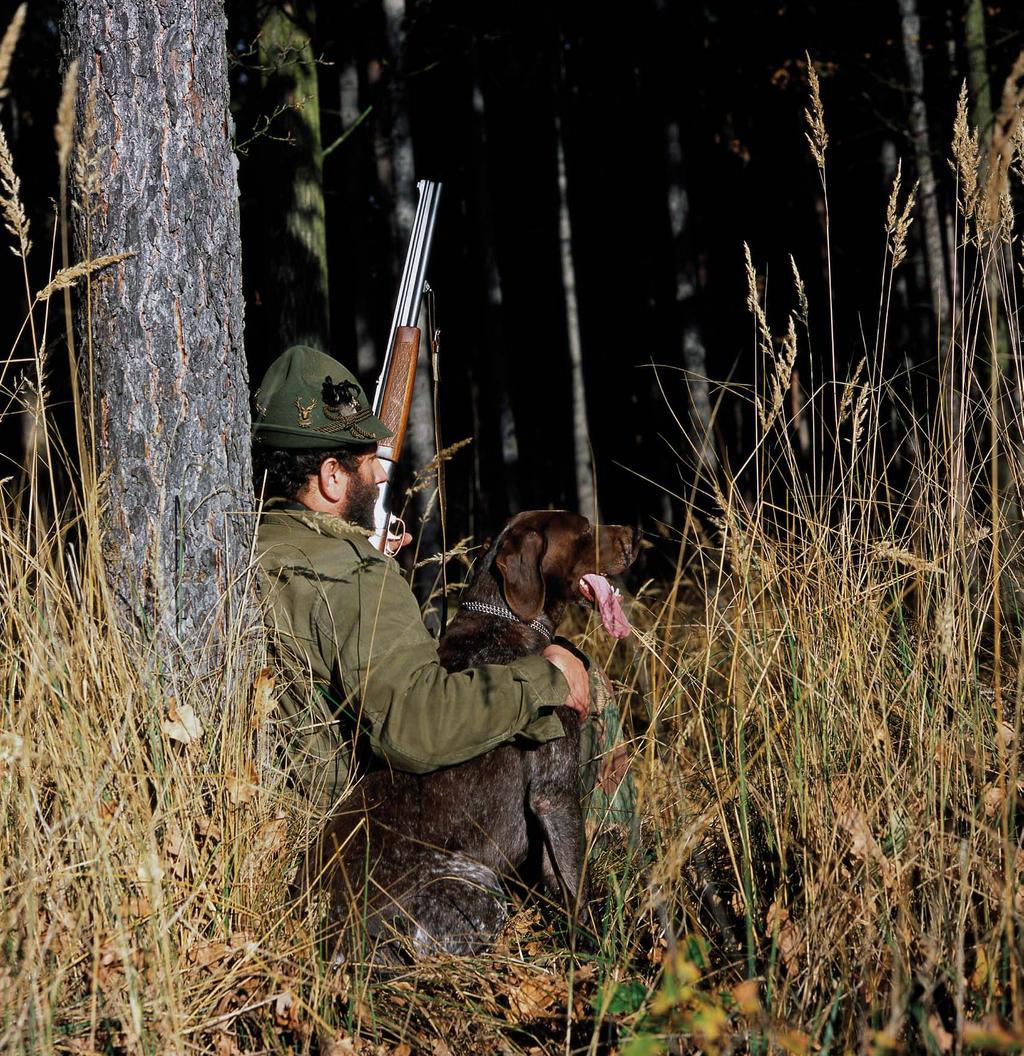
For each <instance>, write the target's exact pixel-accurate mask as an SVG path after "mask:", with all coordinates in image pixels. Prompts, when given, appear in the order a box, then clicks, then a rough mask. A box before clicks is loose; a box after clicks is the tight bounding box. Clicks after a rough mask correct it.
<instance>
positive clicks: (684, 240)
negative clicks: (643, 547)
mask: <svg viewBox="0 0 1024 1056" xmlns="http://www.w3.org/2000/svg"><path fill="white" fill-rule="evenodd" d="M665 153H666V157H667V160H668V217H669V229H670V231H671V233H672V256H673V263H674V268H675V299H674V308H675V311H674V320H675V324H676V332H677V333H678V335H679V338H680V343H681V348H682V356H683V367H684V369H685V371H686V387H687V391H688V393H689V396H690V421H691V422H692V424H693V428H694V433H695V435H694V436H693V437H692V441H691V442H692V444H693V449H694V452H695V454H696V457H697V464H698V466H699V467H700V468H701V469H702V470H711V469H714V468H715V467H716V466H717V464H718V458H717V455H716V453H715V447H714V443H713V442H712V436H711V427H712V421H711V390H710V386H709V384H708V366H707V352H706V350H705V348H704V338H703V335H702V334H701V330H700V325H699V324H698V321H697V306H696V301H697V276H696V271H695V269H694V266H693V245H692V240H691V238H690V198H689V195H688V193H687V190H686V182H685V178H684V171H683V146H682V137H681V134H680V130H679V122H678V121H675V120H669V121H667V122H666V124H665Z"/></svg>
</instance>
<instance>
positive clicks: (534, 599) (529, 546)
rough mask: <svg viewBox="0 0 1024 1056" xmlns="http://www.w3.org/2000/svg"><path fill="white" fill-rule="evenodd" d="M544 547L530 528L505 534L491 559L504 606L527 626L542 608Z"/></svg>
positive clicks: (538, 535)
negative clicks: (495, 570) (502, 589)
mask: <svg viewBox="0 0 1024 1056" xmlns="http://www.w3.org/2000/svg"><path fill="white" fill-rule="evenodd" d="M546 546H547V543H546V540H545V538H544V536H543V535H541V533H540V532H538V531H537V530H536V529H534V528H531V529H529V530H528V531H526V532H524V533H522V534H518V533H510V534H509V535H507V536H506V537H505V539H504V540H503V541H502V543H501V547H500V549H499V550H498V553H497V556H496V557H495V558H494V564H495V567H496V568H497V569H498V571H499V572H500V573H501V579H502V583H503V585H504V587H505V600H506V601H507V602H508V607H509V608H510V609H511V610H512V611H513V612H514V613H515V614H516V615H517V616H518V617H519V618H520V619H521V620H525V621H526V622H527V623H529V622H530V621H531V620H535V619H536V618H537V617H538V616H539V615H540V614H541V612H542V611H543V609H544V594H545V588H544V576H543V575H542V574H541V567H540V566H541V562H542V560H543V559H544V550H545V548H546Z"/></svg>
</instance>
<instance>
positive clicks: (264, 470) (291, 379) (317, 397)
mask: <svg viewBox="0 0 1024 1056" xmlns="http://www.w3.org/2000/svg"><path fill="white" fill-rule="evenodd" d="M390 435H391V433H390V432H389V431H388V429H387V428H386V427H385V426H384V424H383V423H382V422H381V421H380V420H379V419H378V418H377V417H376V416H375V415H374V414H373V413H372V411H371V409H370V405H369V401H368V400H367V398H366V394H365V393H364V391H363V389H362V387H361V386H360V385H359V383H358V381H357V380H356V379H355V378H354V377H353V375H352V374H351V373H350V372H349V371H348V370H347V369H346V368H345V367H344V366H343V365H342V364H341V363H339V362H338V361H337V360H336V359H332V358H331V357H330V356H327V355H325V354H324V353H322V352H319V351H317V350H315V349H312V348H308V347H306V346H302V345H299V346H296V347H294V348H290V349H288V351H287V352H285V353H284V354H283V355H282V356H280V357H279V358H278V359H277V360H275V361H274V362H273V363H272V364H271V366H270V367H269V369H268V370H267V373H266V375H265V376H264V378H263V381H262V383H261V385H260V387H259V390H258V391H257V393H256V420H255V424H254V440H253V463H254V468H255V471H256V485H257V486H256V490H257V493H259V492H260V490H261V487H262V490H263V493H264V495H265V496H273V499H272V500H271V501H268V502H267V503H266V505H265V508H264V511H263V514H262V517H261V520H260V524H259V530H258V540H257V544H258V556H259V563H260V570H261V574H262V587H263V593H264V596H265V598H266V601H267V613H268V620H269V621H270V622H271V624H272V627H271V630H272V637H273V641H274V645H275V649H276V651H277V655H278V659H279V661H280V665H281V667H282V668H283V669H284V671H285V672H286V673H287V675H288V679H289V681H288V685H287V686H286V688H285V691H284V695H283V697H282V699H281V701H280V703H279V707H278V716H279V717H280V721H281V722H282V723H283V724H284V725H285V731H284V732H285V735H286V743H287V745H288V754H289V764H290V769H291V772H292V774H293V776H294V779H295V780H296V781H297V782H298V783H299V784H300V785H301V786H302V787H303V789H304V791H305V793H306V795H307V796H308V797H309V800H310V802H311V805H312V806H314V807H315V808H317V809H320V810H324V811H326V810H328V809H329V808H330V807H331V806H332V805H333V804H334V803H335V802H336V800H337V799H338V797H339V796H340V795H341V794H342V793H343V792H344V791H345V789H346V787H347V786H348V784H349V782H350V781H351V779H352V777H353V776H355V775H356V774H357V773H358V772H359V771H360V770H361V769H364V768H368V767H373V766H382V765H385V766H393V767H395V768H396V769H399V770H408V771H412V772H413V773H425V772H427V771H429V770H434V769H436V768H438V767H441V766H450V765H452V764H454V763H460V762H463V761H465V760H466V759H471V758H473V757H474V756H477V755H481V754H483V753H484V752H487V751H489V750H490V749H491V748H493V747H495V746H496V745H498V744H501V743H502V742H503V741H508V740H511V739H512V738H513V737H517V736H521V737H525V738H528V739H531V740H534V741H538V742H542V741H548V740H552V739H553V738H555V737H561V736H562V725H561V722H560V721H559V719H558V718H557V716H556V715H555V714H554V713H553V711H552V709H553V708H554V707H556V706H557V705H560V704H566V705H568V706H569V707H571V708H573V709H574V710H575V711H576V712H577V713H578V714H580V715H581V716H586V714H587V711H588V707H589V686H588V675H587V671H586V668H585V666H584V665H583V663H582V662H581V661H580V659H579V658H578V657H577V656H575V655H574V654H573V653H572V652H570V651H569V650H568V649H565V648H563V647H562V646H559V645H550V646H548V647H547V648H546V649H545V650H544V652H543V654H542V655H541V656H532V657H527V658H525V659H522V660H517V661H515V662H514V663H512V664H508V665H498V664H491V665H485V666H482V667H475V668H470V669H469V670H466V671H460V672H457V673H452V674H449V673H448V672H446V671H445V670H444V669H443V668H442V667H441V664H440V662H439V661H438V657H437V646H436V643H435V641H434V639H433V638H432V637H431V636H430V634H429V632H428V631H427V629H426V628H425V627H424V625H423V622H422V619H421V617H420V610H419V606H418V605H417V603H416V599H415V597H414V596H413V593H412V590H411V589H410V587H409V585H408V583H407V582H406V581H405V579H404V578H403V577H402V575H401V572H400V569H399V566H398V565H397V563H396V562H395V560H394V559H393V558H392V557H389V556H385V555H384V554H382V553H380V552H379V551H378V550H377V549H376V548H375V547H374V546H372V545H371V543H370V541H369V536H370V535H371V534H372V531H373V527H374V525H373V511H374V506H375V503H376V498H377V485H378V484H380V483H381V482H382V481H383V480H384V479H385V474H384V469H383V467H382V465H381V463H380V460H379V459H378V457H377V442H378V441H380V440H385V439H387V438H388V437H390Z"/></svg>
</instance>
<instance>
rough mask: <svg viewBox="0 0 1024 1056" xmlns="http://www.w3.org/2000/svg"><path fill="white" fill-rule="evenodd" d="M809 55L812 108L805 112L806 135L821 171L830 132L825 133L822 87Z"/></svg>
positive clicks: (823, 165) (808, 77)
mask: <svg viewBox="0 0 1024 1056" xmlns="http://www.w3.org/2000/svg"><path fill="white" fill-rule="evenodd" d="M805 54H806V55H807V80H808V82H809V84H810V88H811V106H810V109H808V110H805V111H804V117H805V118H806V119H807V127H808V128H809V129H810V131H809V132H807V133H805V135H806V137H807V142H808V144H809V145H810V148H811V156H812V157H813V158H814V161H815V164H816V165H817V166H818V168H819V169H821V170H824V168H825V151H826V149H827V148H828V132H826V131H825V107H824V106H823V105H822V102H821V85H820V84H819V82H818V71H817V70H816V69H815V68H814V63H813V62H811V56H810V54H809V53H805Z"/></svg>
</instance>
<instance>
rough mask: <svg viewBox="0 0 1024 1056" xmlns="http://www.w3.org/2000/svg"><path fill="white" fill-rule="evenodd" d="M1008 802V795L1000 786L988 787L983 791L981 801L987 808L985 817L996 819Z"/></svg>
mask: <svg viewBox="0 0 1024 1056" xmlns="http://www.w3.org/2000/svg"><path fill="white" fill-rule="evenodd" d="M1005 800H1006V793H1005V792H1004V791H1003V789H1002V788H1000V787H999V785H986V786H985V788H984V789H983V791H982V795H981V801H982V803H983V804H984V807H985V817H986V818H994V817H995V816H996V815H997V814H998V813H999V811H1000V809H1001V808H1002V805H1003V803H1004V801H1005Z"/></svg>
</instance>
